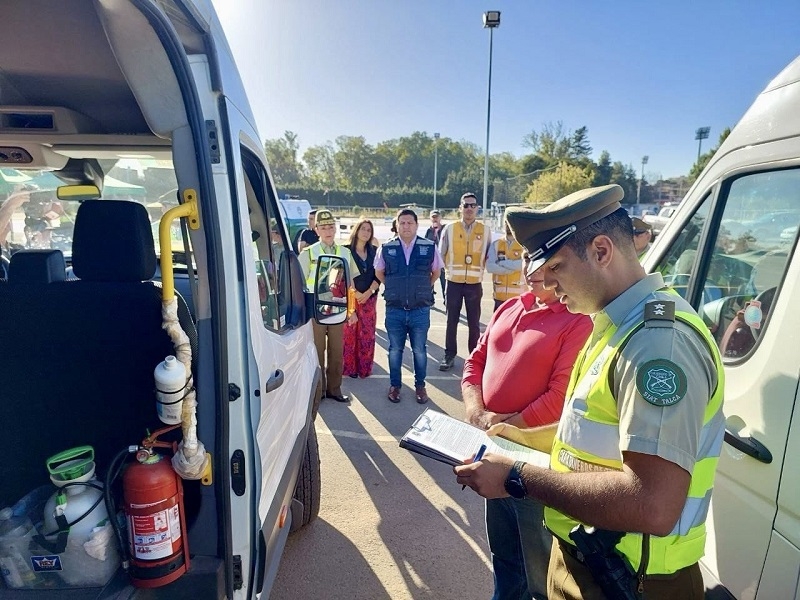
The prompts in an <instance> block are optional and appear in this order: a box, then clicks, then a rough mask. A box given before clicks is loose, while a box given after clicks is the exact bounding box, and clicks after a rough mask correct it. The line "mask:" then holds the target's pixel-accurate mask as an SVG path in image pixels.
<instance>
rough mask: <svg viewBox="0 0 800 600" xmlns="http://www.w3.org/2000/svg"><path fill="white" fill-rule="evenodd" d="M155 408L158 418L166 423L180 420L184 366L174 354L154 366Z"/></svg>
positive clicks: (174, 422) (184, 393)
mask: <svg viewBox="0 0 800 600" xmlns="http://www.w3.org/2000/svg"><path fill="white" fill-rule="evenodd" d="M153 376H154V377H155V380H156V408H157V410H158V418H159V419H161V421H162V422H163V423H166V424H167V425H177V424H179V423H180V422H181V413H182V411H183V397H184V396H185V395H186V367H184V366H183V363H182V362H181V361H179V360H178V359H177V358H175V357H174V356H168V357H167V358H166V359H164V361H163V362H161V363H159V364H158V366H157V367H156V369H155V371H154V373H153Z"/></svg>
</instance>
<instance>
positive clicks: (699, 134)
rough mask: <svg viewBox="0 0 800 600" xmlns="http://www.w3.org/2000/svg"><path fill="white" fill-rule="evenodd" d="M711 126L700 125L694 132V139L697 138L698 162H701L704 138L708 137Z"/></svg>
mask: <svg viewBox="0 0 800 600" xmlns="http://www.w3.org/2000/svg"><path fill="white" fill-rule="evenodd" d="M710 132H711V127H698V128H697V131H695V132H694V139H696V140H697V162H698V163H699V162H700V149H701V148H702V147H703V140H704V139H706V138H707V137H708V134H709V133H710Z"/></svg>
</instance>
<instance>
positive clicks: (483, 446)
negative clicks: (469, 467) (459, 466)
mask: <svg viewBox="0 0 800 600" xmlns="http://www.w3.org/2000/svg"><path fill="white" fill-rule="evenodd" d="M484 452H486V444H481V447H480V448H478V451H477V452H476V453H475V456H474V457H473V459H472V462H473V463H476V462H478V461H479V460H480V459H482V458H483V453H484ZM465 489H467V484H464V485H462V486H461V491H462V492H463V491H464V490H465Z"/></svg>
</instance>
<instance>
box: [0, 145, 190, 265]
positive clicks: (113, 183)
mask: <svg viewBox="0 0 800 600" xmlns="http://www.w3.org/2000/svg"><path fill="white" fill-rule="evenodd" d="M100 164H101V165H102V166H103V167H104V168H105V173H106V175H105V177H104V180H103V192H102V194H101V198H102V199H103V200H131V201H133V202H139V203H140V204H143V205H144V207H145V208H146V209H147V213H148V215H149V218H150V223H151V229H152V232H153V239H154V241H155V246H156V253H157V254H158V255H160V248H159V239H158V226H159V222H160V219H161V216H162V215H163V214H164V213H165V212H166V211H167V210H169V209H170V208H172V207H174V206H177V205H178V196H177V193H178V192H177V190H178V184H177V181H176V179H175V171H174V169H173V166H172V161H171V160H156V159H152V158H147V159H145V158H122V159H118V160H112V161H109V160H106V159H103V160H101V161H100ZM63 185H65V183H64V182H63V181H61V180H60V179H59V178H58V177H57V176H56V175H55V174H53V172H52V171H40V170H26V169H16V168H15V169H12V168H6V167H3V168H0V249H1V250H2V255H3V256H5V257H6V258H9V257H10V256H11V255H12V254H13V253H14V252H16V251H17V250H22V249H26V248H41V249H56V250H61V251H62V252H63V253H64V257H65V258H66V259H67V262H69V261H70V258H71V256H72V233H73V228H74V226H75V215H76V213H77V211H78V206H80V202H79V201H74V200H59V199H58V197H57V196H56V189H57V188H58V187H59V186H63ZM171 234H172V235H171V238H172V251H173V252H174V253H183V252H184V245H183V238H182V235H181V231H180V227H179V224H178V221H177V220H176V221H175V222H174V224H173V226H172V231H171ZM109 235H113V232H109ZM184 264H185V262H184Z"/></svg>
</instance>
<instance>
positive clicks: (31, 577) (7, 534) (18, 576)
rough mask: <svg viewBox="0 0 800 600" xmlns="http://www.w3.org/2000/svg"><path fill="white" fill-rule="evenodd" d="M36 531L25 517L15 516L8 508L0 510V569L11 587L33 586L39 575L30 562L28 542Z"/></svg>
mask: <svg viewBox="0 0 800 600" xmlns="http://www.w3.org/2000/svg"><path fill="white" fill-rule="evenodd" d="M35 533H36V531H35V530H34V528H33V524H32V523H31V520H30V519H28V518H27V517H15V516H14V511H13V510H12V509H10V508H4V509H3V510H0V571H2V573H3V579H4V580H5V582H6V585H8V587H11V588H30V587H35V586H36V584H37V583H38V582H39V576H38V575H37V574H36V573H35V572H34V570H33V568H32V566H31V563H30V557H31V555H30V550H29V548H30V543H31V540H32V539H33V536H34V534H35Z"/></svg>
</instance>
